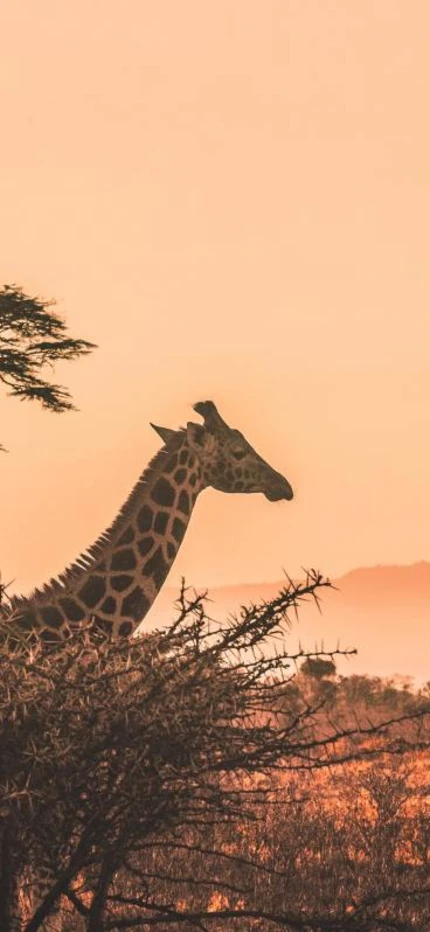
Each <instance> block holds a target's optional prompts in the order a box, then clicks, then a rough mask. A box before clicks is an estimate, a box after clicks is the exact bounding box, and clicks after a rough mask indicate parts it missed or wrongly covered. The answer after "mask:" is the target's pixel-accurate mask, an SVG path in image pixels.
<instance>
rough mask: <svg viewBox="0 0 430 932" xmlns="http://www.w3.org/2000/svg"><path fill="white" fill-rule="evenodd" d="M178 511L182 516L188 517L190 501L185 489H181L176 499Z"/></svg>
mask: <svg viewBox="0 0 430 932" xmlns="http://www.w3.org/2000/svg"><path fill="white" fill-rule="evenodd" d="M178 509H179V511H182V514H184V515H189V513H190V500H189V498H188V494H187V492H186V491H185V489H182V492H181V494H180V496H179V499H178Z"/></svg>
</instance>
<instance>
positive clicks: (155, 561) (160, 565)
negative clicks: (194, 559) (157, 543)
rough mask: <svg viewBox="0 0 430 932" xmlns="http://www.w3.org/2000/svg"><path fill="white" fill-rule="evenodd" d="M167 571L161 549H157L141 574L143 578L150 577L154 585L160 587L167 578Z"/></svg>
mask: <svg viewBox="0 0 430 932" xmlns="http://www.w3.org/2000/svg"><path fill="white" fill-rule="evenodd" d="M168 569H169V567H168V565H167V563H166V562H165V559H164V556H163V551H162V549H161V547H157V549H156V551H155V553H154V554H153V555H152V557H150V559H149V560H148V562H147V563H146V564H145V566H144V567H143V570H142V574H143V575H144V576H152V578H153V580H154V582H155V585H156V586H161V584H162V583H163V582H164V580H165V578H166V576H167V572H168Z"/></svg>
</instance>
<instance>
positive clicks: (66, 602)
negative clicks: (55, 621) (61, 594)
mask: <svg viewBox="0 0 430 932" xmlns="http://www.w3.org/2000/svg"><path fill="white" fill-rule="evenodd" d="M58 601H59V603H60V605H61V608H62V609H63V612H64V614H65V615H66V618H67V619H68V621H82V619H83V618H85V612H84V610H83V609H82V608H81V606H80V605H78V603H77V602H74V600H73V599H65V598H63V599H58Z"/></svg>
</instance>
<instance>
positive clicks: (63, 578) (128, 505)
mask: <svg viewBox="0 0 430 932" xmlns="http://www.w3.org/2000/svg"><path fill="white" fill-rule="evenodd" d="M185 436H186V432H185V429H184V428H182V427H181V428H179V430H177V431H175V435H174V436H173V437H170V438H169V440H168V441H167V443H165V444H164V446H163V447H162V448H161V450H158V452H157V453H156V454H155V455H154V456H153V458H152V460H150V462H149V464H148V466H146V468H145V469H144V470H143V472H142V473H141V475H140V476H139V479H138V480H137V482H136V484H135V485H134V487H133V489H132V490H131V492H130V494H129V496H128V498H127V499H126V501H125V502H124V504H123V505H122V507H121V508H120V510H119V512H118V514H117V515H116V517H115V518H114V520H113V521H112V524H111V525H110V526H109V527H108V528H106V530H105V531H103V532H102V533H101V534H100V535H99V537H98V538H97V540H96V541H94V543H93V544H91V546H90V547H87V548H86V549H85V550H83V551H82V553H80V554H79V556H78V557H77V558H76V560H75V561H74V562H73V563H71V564H70V565H69V566H67V567H66V569H65V570H63V572H62V573H60V574H59V575H58V576H54V577H52V579H50V580H49V581H48V582H46V583H45V585H44V586H42V588H36V589H33V591H32V592H31V593H30V595H28V596H26V595H15V596H12V598H11V600H10V603H9V606H8V607H7V608H6V606H1V609H2V611H1V613H0V617H1V614H2V613H3V612H4V609H6V614H7V615H10V614H11V613H14V612H16V611H17V610H19V609H20V608H21V606H23V605H24V604H28V603H29V602H32V601H34V600H35V599H37V601H38V602H40V601H44V602H45V601H47V600H48V599H49V596H52V595H57V594H58V593H59V592H65V591H66V590H67V587H68V584H69V583H71V582H75V581H76V580H77V579H79V576H83V575H85V574H86V573H88V572H89V571H90V570H91V569H92V568H93V567H94V566H95V564H96V563H97V560H99V559H100V557H101V556H103V551H104V550H105V549H106V548H107V547H109V545H110V544H112V543H114V541H115V538H116V537H117V536H118V535H119V534H120V533H121V532H122V531H123V530H124V526H125V525H126V524H127V522H128V520H129V519H130V517H131V515H132V514H133V513H134V512H135V510H136V506H137V504H138V502H139V500H140V499H141V498H142V495H144V494H145V489H146V488H147V487H148V486H149V484H150V483H151V482H152V481H153V479H155V478H156V477H157V476H158V475H159V474H160V473H162V472H163V471H164V467H165V465H166V459H167V457H168V456H171V455H172V453H176V451H177V450H178V449H179V448H180V447H181V445H182V443H183V440H184V437H185Z"/></svg>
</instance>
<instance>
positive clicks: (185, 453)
mask: <svg viewBox="0 0 430 932" xmlns="http://www.w3.org/2000/svg"><path fill="white" fill-rule="evenodd" d="M179 462H180V463H181V464H182V465H183V466H184V465H185V463H188V450H181V452H180V454H179Z"/></svg>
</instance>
